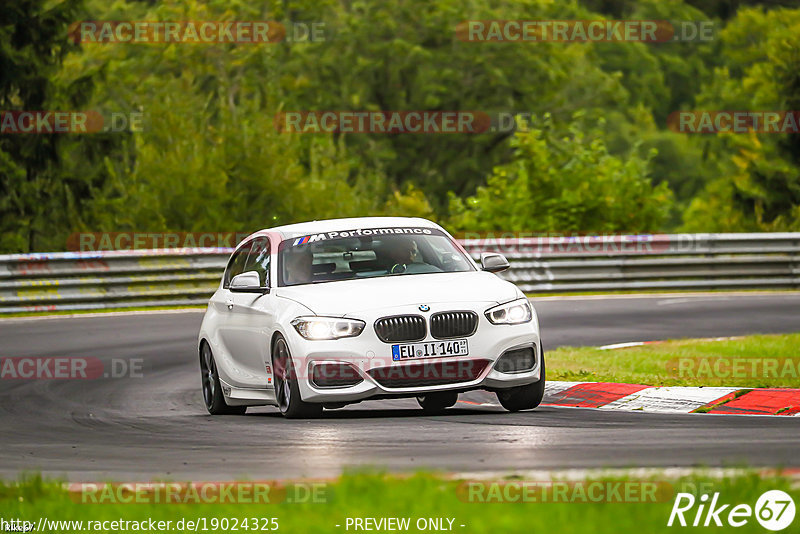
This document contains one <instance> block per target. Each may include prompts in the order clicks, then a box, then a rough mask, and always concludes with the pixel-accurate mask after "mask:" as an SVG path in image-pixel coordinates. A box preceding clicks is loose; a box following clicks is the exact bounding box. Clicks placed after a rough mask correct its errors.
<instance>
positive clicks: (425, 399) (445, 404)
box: [417, 391, 458, 413]
mask: <svg viewBox="0 0 800 534" xmlns="http://www.w3.org/2000/svg"><path fill="white" fill-rule="evenodd" d="M457 401H458V393H456V392H455V391H442V392H438V393H429V394H427V395H420V396H419V397H417V402H418V403H419V405H420V406H421V407H422V409H423V410H424V411H425V412H430V413H435V412H443V411H445V410H446V409H447V408H450V407H451V406H453V405H455V403H456V402H457Z"/></svg>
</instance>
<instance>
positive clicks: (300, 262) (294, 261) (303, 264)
mask: <svg viewBox="0 0 800 534" xmlns="http://www.w3.org/2000/svg"><path fill="white" fill-rule="evenodd" d="M313 263H314V254H313V253H312V252H311V249H310V248H308V247H303V249H302V250H294V251H292V252H289V253H287V254H285V255H284V260H283V270H284V273H285V274H286V276H285V279H286V284H287V285H297V284H308V283H310V282H311V281H312V279H313V275H314V269H313V267H312V265H313Z"/></svg>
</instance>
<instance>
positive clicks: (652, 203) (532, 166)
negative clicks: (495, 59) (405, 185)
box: [449, 117, 672, 233]
mask: <svg viewBox="0 0 800 534" xmlns="http://www.w3.org/2000/svg"><path fill="white" fill-rule="evenodd" d="M568 130H569V132H570V133H569V135H567V136H560V135H558V134H555V128H554V127H553V125H552V123H551V121H550V120H549V119H548V118H547V117H546V118H545V119H544V120H543V121H542V122H541V124H540V125H534V126H533V127H532V128H530V130H529V131H527V132H525V133H518V134H517V135H516V136H515V137H514V140H513V141H512V146H513V147H514V148H515V150H516V152H515V155H514V159H513V160H512V161H511V162H510V163H508V164H505V165H501V166H499V167H497V168H495V169H494V172H493V173H492V175H491V176H490V177H489V179H488V182H487V185H486V186H483V187H479V188H478V191H477V193H476V194H475V195H474V196H471V197H469V198H467V199H466V200H462V199H460V198H458V197H455V196H451V197H450V209H451V218H450V220H449V225H450V227H452V228H453V229H454V230H465V231H490V230H491V231H534V232H581V233H584V232H586V233H605V232H652V231H656V230H658V229H659V228H660V227H661V224H662V223H663V222H664V220H665V219H666V217H667V216H668V214H669V209H670V203H671V201H672V197H671V192H670V190H669V188H668V187H667V185H666V184H661V185H659V186H656V187H653V186H652V185H651V183H650V179H649V176H648V172H649V171H648V163H649V160H648V159H647V158H640V157H638V156H636V155H633V156H631V157H630V158H628V159H627V160H623V159H621V158H619V157H617V156H613V155H611V154H609V153H608V150H607V149H606V146H605V144H604V143H603V140H602V138H601V137H599V136H598V134H597V132H595V133H594V135H591V134H588V135H587V134H585V133H584V132H583V131H582V130H580V129H579V128H578V127H576V126H575V125H574V124H573V125H572V126H570V127H569V128H568Z"/></svg>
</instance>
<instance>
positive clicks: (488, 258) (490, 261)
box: [481, 252, 511, 273]
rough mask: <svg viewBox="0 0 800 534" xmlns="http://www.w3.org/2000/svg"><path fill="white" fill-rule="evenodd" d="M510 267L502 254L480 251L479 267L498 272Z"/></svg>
mask: <svg viewBox="0 0 800 534" xmlns="http://www.w3.org/2000/svg"><path fill="white" fill-rule="evenodd" d="M509 267H511V265H510V264H509V263H508V260H507V259H506V257H505V256H503V255H502V254H495V253H494V252H483V253H481V268H482V269H483V270H484V271H488V272H490V273H499V272H500V271H505V270H506V269H508V268H509Z"/></svg>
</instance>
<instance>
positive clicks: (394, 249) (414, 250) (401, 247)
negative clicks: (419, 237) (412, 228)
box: [386, 238, 419, 274]
mask: <svg viewBox="0 0 800 534" xmlns="http://www.w3.org/2000/svg"><path fill="white" fill-rule="evenodd" d="M386 256H387V257H388V258H389V260H390V262H391V264H392V267H391V268H390V269H389V272H390V273H392V274H396V273H403V272H405V271H406V269H407V268H408V266H409V265H410V264H412V263H416V262H417V261H418V258H419V247H418V246H417V243H416V242H415V241H413V240H411V239H404V238H401V239H398V240H396V241H395V242H393V243H392V244H391V245H390V246H389V247H388V249H387V251H386Z"/></svg>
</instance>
